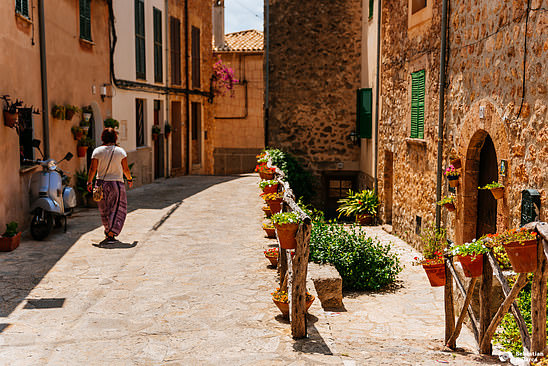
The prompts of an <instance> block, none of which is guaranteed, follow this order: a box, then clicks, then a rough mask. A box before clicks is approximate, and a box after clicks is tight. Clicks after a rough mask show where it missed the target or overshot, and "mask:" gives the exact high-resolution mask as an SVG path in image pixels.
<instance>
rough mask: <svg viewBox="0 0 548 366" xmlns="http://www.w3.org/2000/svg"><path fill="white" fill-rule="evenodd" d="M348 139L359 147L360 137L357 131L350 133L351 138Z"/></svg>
mask: <svg viewBox="0 0 548 366" xmlns="http://www.w3.org/2000/svg"><path fill="white" fill-rule="evenodd" d="M348 137H349V138H350V141H352V143H353V144H354V145H359V143H360V137H359V136H358V133H357V132H356V131H352V132H350V136H348Z"/></svg>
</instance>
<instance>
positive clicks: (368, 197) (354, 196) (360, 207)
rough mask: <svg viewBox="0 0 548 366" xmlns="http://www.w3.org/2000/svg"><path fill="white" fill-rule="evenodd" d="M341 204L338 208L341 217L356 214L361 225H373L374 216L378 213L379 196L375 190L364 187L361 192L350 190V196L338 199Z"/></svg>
mask: <svg viewBox="0 0 548 366" xmlns="http://www.w3.org/2000/svg"><path fill="white" fill-rule="evenodd" d="M338 203H339V204H340V206H339V207H338V208H337V211H338V212H339V217H341V215H344V216H347V217H351V216H356V222H358V223H359V224H360V225H372V224H373V218H374V217H375V215H376V214H377V207H378V206H379V198H378V197H377V195H376V194H375V192H374V191H372V190H369V189H364V190H363V191H361V192H356V193H354V192H353V191H352V190H349V191H348V196H347V197H346V198H342V199H340V200H339V201H338Z"/></svg>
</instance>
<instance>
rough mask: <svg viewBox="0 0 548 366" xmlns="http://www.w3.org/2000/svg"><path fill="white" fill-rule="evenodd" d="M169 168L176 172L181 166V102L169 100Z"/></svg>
mask: <svg viewBox="0 0 548 366" xmlns="http://www.w3.org/2000/svg"><path fill="white" fill-rule="evenodd" d="M171 124H172V127H173V132H172V134H171V136H172V137H171V170H172V171H174V173H177V172H178V171H179V170H180V169H181V168H182V165H181V163H182V150H181V133H182V131H181V102H171Z"/></svg>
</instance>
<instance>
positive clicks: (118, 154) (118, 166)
mask: <svg viewBox="0 0 548 366" xmlns="http://www.w3.org/2000/svg"><path fill="white" fill-rule="evenodd" d="M113 150H114V153H113ZM111 154H112V161H111V162H110V165H109V164H108V161H109V160H110V155H111ZM125 157H127V154H126V152H125V150H124V149H122V148H121V147H119V146H114V145H111V146H99V147H97V148H95V150H93V154H91V158H92V159H97V161H98V164H97V176H96V178H97V179H102V180H107V181H111V182H124V170H123V169H122V160H123V159H124V158H125ZM107 166H108V171H107Z"/></svg>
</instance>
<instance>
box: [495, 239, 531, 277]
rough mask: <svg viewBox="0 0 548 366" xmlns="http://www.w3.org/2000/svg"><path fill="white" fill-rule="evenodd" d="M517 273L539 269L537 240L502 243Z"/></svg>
mask: <svg viewBox="0 0 548 366" xmlns="http://www.w3.org/2000/svg"><path fill="white" fill-rule="evenodd" d="M502 246H503V247H504V250H505V251H506V254H508V259H510V263H512V268H513V269H514V272H516V273H529V272H534V271H535V270H536V269H537V241H536V239H533V240H528V241H525V242H519V241H514V242H510V243H506V244H503V245H502Z"/></svg>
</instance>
